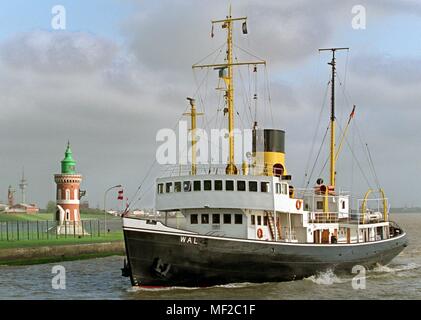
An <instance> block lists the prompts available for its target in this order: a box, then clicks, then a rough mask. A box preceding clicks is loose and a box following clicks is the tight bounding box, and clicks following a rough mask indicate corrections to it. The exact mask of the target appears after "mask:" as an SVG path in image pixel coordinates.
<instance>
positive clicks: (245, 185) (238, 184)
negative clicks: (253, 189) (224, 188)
mask: <svg viewBox="0 0 421 320" xmlns="http://www.w3.org/2000/svg"><path fill="white" fill-rule="evenodd" d="M240 183H241V184H243V183H244V190H243V189H242V188H240V187H239V186H240ZM237 191H240V192H245V191H247V183H246V181H245V180H237Z"/></svg>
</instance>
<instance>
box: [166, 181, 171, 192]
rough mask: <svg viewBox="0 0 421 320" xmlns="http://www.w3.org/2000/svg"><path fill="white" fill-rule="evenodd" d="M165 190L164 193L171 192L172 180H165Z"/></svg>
mask: <svg viewBox="0 0 421 320" xmlns="http://www.w3.org/2000/svg"><path fill="white" fill-rule="evenodd" d="M165 192H166V193H171V192H172V182H167V183H166V184H165Z"/></svg>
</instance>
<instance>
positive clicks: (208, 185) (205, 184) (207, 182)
mask: <svg viewBox="0 0 421 320" xmlns="http://www.w3.org/2000/svg"><path fill="white" fill-rule="evenodd" d="M203 189H204V190H205V191H210V190H212V181H211V180H205V181H203Z"/></svg>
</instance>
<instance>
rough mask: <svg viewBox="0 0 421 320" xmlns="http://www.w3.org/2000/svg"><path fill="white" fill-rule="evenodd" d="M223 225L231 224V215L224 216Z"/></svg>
mask: <svg viewBox="0 0 421 320" xmlns="http://www.w3.org/2000/svg"><path fill="white" fill-rule="evenodd" d="M224 224H231V215H230V214H224Z"/></svg>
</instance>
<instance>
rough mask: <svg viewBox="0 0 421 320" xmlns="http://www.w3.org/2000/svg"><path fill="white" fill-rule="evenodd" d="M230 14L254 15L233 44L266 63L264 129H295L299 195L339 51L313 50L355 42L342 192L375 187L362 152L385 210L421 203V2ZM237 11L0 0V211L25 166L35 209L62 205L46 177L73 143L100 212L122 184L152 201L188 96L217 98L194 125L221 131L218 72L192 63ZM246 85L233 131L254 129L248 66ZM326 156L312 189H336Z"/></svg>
mask: <svg viewBox="0 0 421 320" xmlns="http://www.w3.org/2000/svg"><path fill="white" fill-rule="evenodd" d="M231 4H232V8H233V14H234V15H238V16H247V17H248V28H249V34H248V35H247V36H244V35H241V33H240V32H239V28H237V30H236V32H235V33H234V36H235V41H236V43H237V44H238V46H239V47H241V48H243V49H246V50H247V51H248V52H252V53H253V54H254V55H256V56H258V57H262V58H264V59H265V60H266V61H267V69H266V70H264V72H262V75H260V73H259V77H260V78H259V80H258V84H259V88H258V90H260V91H261V92H260V91H259V97H260V96H262V99H261V100H259V105H258V112H259V116H258V119H259V121H260V124H261V126H267V127H275V128H279V129H284V130H285V131H286V133H287V145H286V146H287V151H286V153H287V168H288V171H289V173H291V174H292V175H293V178H294V180H293V183H294V185H295V186H297V187H301V186H303V184H305V181H306V179H305V178H304V173H305V172H309V171H311V168H312V166H313V162H314V160H315V158H316V155H317V151H318V149H319V146H320V144H321V142H322V138H323V133H324V130H325V129H326V125H327V123H328V119H329V115H328V105H327V104H326V103H325V104H323V101H324V96H325V92H326V86H327V83H328V81H329V76H330V70H329V66H328V65H327V62H329V60H330V55H329V54H327V53H319V52H318V49H319V48H324V47H333V46H335V47H336V46H338V47H349V48H350V51H349V52H339V53H338V54H337V58H338V59H337V63H338V77H339V79H340V80H338V82H340V85H339V86H338V87H337V117H338V123H339V124H340V126H341V127H342V128H343V127H344V126H345V124H346V121H347V118H348V115H349V113H350V112H351V109H352V105H353V104H355V105H357V111H356V117H355V118H354V119H355V120H354V121H353V123H352V124H351V127H350V131H349V133H348V135H347V141H348V143H346V144H345V146H344V148H343V151H342V153H341V155H340V158H339V163H338V184H340V185H341V186H343V188H344V189H345V190H349V191H352V192H353V193H355V194H357V196H360V197H362V196H363V194H364V193H365V191H366V189H367V188H368V187H369V186H374V185H375V184H376V183H375V178H374V174H372V172H371V171H370V167H369V161H368V160H367V156H366V153H367V152H366V150H365V149H364V148H365V144H367V145H368V146H369V150H370V156H371V157H372V162H373V163H374V166H375V173H376V176H377V179H378V180H379V182H380V184H381V186H382V187H383V188H384V189H385V191H386V194H387V196H388V198H389V201H390V203H391V205H392V206H395V207H397V206H405V205H407V206H416V205H419V206H421V201H420V196H419V194H420V192H419V191H418V190H419V179H420V178H421V177H420V172H421V151H420V150H421V148H420V147H421V143H420V141H421V132H420V122H421V111H420V108H419V104H420V101H421V90H420V87H421V32H419V31H418V30H421V4H420V3H419V2H418V1H409V0H408V1H404V0H401V1H398V0H395V1H392V0H382V1H381V0H365V1H363V0H360V1H356V0H345V1H333V0H332V1H328V0H320V1H311V0H298V1H297V0H295V1H293V0H284V1H275V0H267V1H257V0H242V1H231ZM55 5H62V6H63V7H64V8H65V9H66V29H65V30H54V29H53V28H52V24H51V21H52V19H53V18H54V15H53V14H52V13H51V10H52V8H53V7H54V6H55ZM356 5H362V6H363V7H364V8H365V10H366V25H365V29H354V28H353V27H352V21H353V18H354V17H355V13H352V8H353V7H354V6H356ZM228 6H229V2H228V1H222V0H217V1H207V0H204V1H197V0H179V1H169V0H161V1H153V2H152V1H140V0H138V1H136V0H120V1H117V0H88V1H81V0H72V1H70V0H69V1H64V0H63V1H60V2H57V1H50V0H48V1H47V0H37V1H27V0H26V1H24V0H17V1H0V110H1V112H0V137H1V138H0V201H1V202H5V201H6V198H7V188H8V186H9V185H12V186H13V187H14V188H15V189H17V188H18V183H19V179H20V176H21V172H22V168H23V167H24V168H25V174H26V177H27V179H28V183H29V185H28V191H27V198H28V200H29V202H33V203H36V204H38V205H39V206H40V207H42V208H44V207H45V206H46V204H47V202H48V201H49V200H54V197H55V184H54V179H53V175H54V174H55V173H59V170H60V161H61V160H62V159H63V157H64V151H65V148H66V144H67V141H69V140H70V142H71V145H72V149H73V153H74V158H75V159H76V161H77V170H78V171H79V172H80V173H81V174H83V176H84V181H83V184H82V189H85V190H87V197H86V199H85V200H88V201H89V202H90V205H91V207H97V206H98V207H102V206H103V198H104V191H105V190H106V189H108V188H109V187H110V186H113V185H116V184H122V185H123V186H124V190H125V194H126V196H127V197H128V198H129V201H132V200H133V203H134V204H135V205H136V206H138V207H152V206H153V192H151V191H150V190H154V188H153V187H151V186H152V185H153V180H154V178H155V177H156V176H157V175H159V167H158V166H152V170H151V174H149V175H148V173H149V171H150V170H149V169H150V168H151V165H152V164H153V163H154V160H155V153H156V150H157V148H158V146H159V144H158V142H157V141H156V135H157V132H158V131H159V130H160V129H163V128H173V127H174V125H175V124H177V121H178V119H179V118H180V117H181V116H182V114H183V112H185V110H186V107H188V105H187V101H186V99H185V98H186V97H187V96H195V97H196V98H198V99H199V100H200V102H201V98H203V97H208V98H209V103H207V102H206V103H205V104H202V103H200V108H203V111H205V113H206V116H205V117H204V120H200V121H199V126H205V124H206V126H209V127H213V126H215V127H220V126H221V124H223V123H224V122H223V120H224V119H223V118H222V117H221V115H220V112H219V114H218V111H217V110H218V107H220V106H218V105H217V103H218V100H217V97H218V96H217V94H216V93H215V90H214V88H215V86H216V85H217V77H216V76H215V75H214V74H212V72H211V73H210V76H208V77H207V78H206V79H207V80H206V82H205V84H206V86H199V88H198V79H202V78H203V79H204V76H206V73H204V72H202V73H200V72H197V73H193V72H192V69H191V66H192V65H193V64H194V63H196V62H197V61H200V60H201V59H202V58H203V57H206V56H207V55H208V54H209V53H211V52H213V51H214V50H215V49H217V48H218V47H219V46H220V45H221V44H222V43H223V41H224V31H223V30H221V29H215V38H213V39H211V38H210V31H211V24H210V21H211V20H212V19H220V18H224V17H225V16H226V14H227V11H228ZM236 50H237V49H236ZM238 55H239V58H240V55H242V51H238ZM243 55H244V57H247V55H245V54H243ZM249 58H250V57H249ZM240 72H242V73H240ZM238 75H240V76H241V77H243V79H242V80H246V81H244V82H247V83H246V84H245V85H244V83H241V82H242V81H240V80H238V85H237V88H238V91H237V92H238V96H237V97H236V101H237V104H238V107H237V110H238V112H239V114H238V115H237V116H236V123H241V125H242V126H244V127H245V126H246V125H247V124H250V122H251V121H249V120H251V115H250V117H248V116H247V112H248V111H247V106H246V105H247V103H243V101H246V102H247V101H248V100H247V99H250V94H251V91H250V90H249V91H247V86H249V84H250V81H247V80H248V77H249V75H250V72H249V70H247V69H246V70H243V71H238ZM237 79H238V78H237ZM199 83H200V81H199ZM266 84H267V85H266ZM260 87H261V88H260ZM265 87H266V88H270V99H269V94H267V92H268V91H267V90H266V89H265ZM242 89H244V90H242ZM265 90H266V91H265ZM195 93H196V95H195ZM253 93H254V92H253ZM247 95H248V96H247ZM327 102H328V100H327ZM323 106H324V108H322V107H323ZM321 110H323V111H322V117H321V123H320V126H318V125H317V124H318V119H319V114H320V112H321ZM271 114H272V115H273V116H271ZM218 117H219V118H218ZM212 119H219V120H218V121H219V122H218V121H212ZM316 129H318V130H316ZM313 145H314V147H313ZM349 146H351V147H352V148H350V147H349ZM351 149H352V151H351ZM311 151H313V152H311ZM327 152H328V151H327V148H322V149H321V156H320V159H319V160H321V161H319V162H320V163H318V164H317V165H316V167H315V168H316V169H315V170H314V175H313V176H312V178H311V182H310V183H311V184H313V183H314V181H315V180H316V178H318V175H319V173H320V176H322V177H323V178H324V179H325V181H327V180H328V175H327V171H326V170H322V167H323V164H324V163H323V162H324V160H325V159H326V157H327ZM308 159H310V160H308ZM360 167H361V170H360ZM306 169H307V170H306ZM145 176H146V179H145ZM366 180H368V182H369V183H367V182H366ZM141 182H143V183H142V188H141V192H140V195H139V194H138V195H136V197H134V194H135V192H136V190H137V188H138V186H139V185H140V184H141ZM17 197H18V199H19V195H18V194H17ZM139 197H140V198H141V200H140V201H138V198H139ZM116 199H117V193H116V194H115V195H110V196H109V199H108V200H107V201H108V204H109V206H110V207H115V208H116V207H118V205H119V204H118V202H117V200H116Z"/></svg>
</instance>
